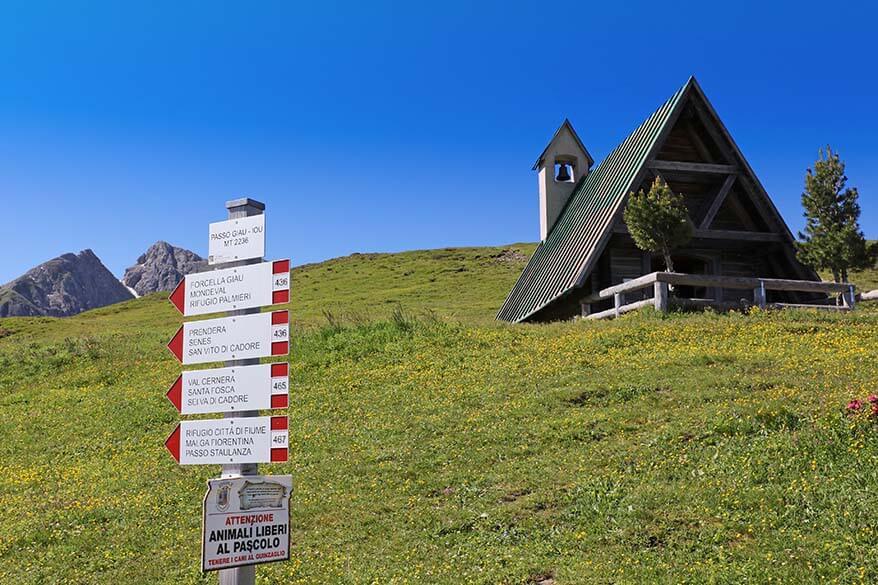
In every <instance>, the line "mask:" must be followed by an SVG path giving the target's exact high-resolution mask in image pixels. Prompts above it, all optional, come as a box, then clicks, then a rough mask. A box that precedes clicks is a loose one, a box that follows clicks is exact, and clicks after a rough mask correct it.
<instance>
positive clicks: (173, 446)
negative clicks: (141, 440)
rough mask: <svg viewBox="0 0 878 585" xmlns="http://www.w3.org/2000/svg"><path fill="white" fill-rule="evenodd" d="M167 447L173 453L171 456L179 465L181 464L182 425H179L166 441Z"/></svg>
mask: <svg viewBox="0 0 878 585" xmlns="http://www.w3.org/2000/svg"><path fill="white" fill-rule="evenodd" d="M165 447H167V448H168V451H170V452H171V455H173V456H174V459H176V460H177V463H180V425H179V424H178V425H177V428H175V429H174V432H173V433H171V436H169V437H168V438H167V440H165Z"/></svg>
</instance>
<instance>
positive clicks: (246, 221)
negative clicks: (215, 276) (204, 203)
mask: <svg viewBox="0 0 878 585" xmlns="http://www.w3.org/2000/svg"><path fill="white" fill-rule="evenodd" d="M243 201H252V200H251V199H244V200H243ZM256 203H258V201H257V202H256ZM259 205H261V206H262V209H259V211H262V210H264V209H265V206H264V205H262V204H261V203H260V204H259ZM242 207H243V206H242ZM257 207H258V206H257ZM263 256H265V216H264V215H263V214H262V213H258V214H252V215H244V216H242V217H230V218H229V219H228V220H226V221H218V222H215V223H212V224H210V234H209V239H208V246H207V263H208V264H211V265H212V264H222V263H224V262H236V261H238V260H250V259H252V258H262V257H263Z"/></svg>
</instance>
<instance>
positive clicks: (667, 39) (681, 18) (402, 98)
mask: <svg viewBox="0 0 878 585" xmlns="http://www.w3.org/2000/svg"><path fill="white" fill-rule="evenodd" d="M876 21H878V12H876V9H875V8H867V7H866V6H865V3H863V6H862V7H857V8H854V7H851V6H850V5H849V4H848V3H842V2H836V3H826V2H821V3H819V4H816V5H808V4H807V3H805V2H795V3H789V4H788V5H786V6H779V5H777V3H774V2H765V1H761V2H758V3H753V4H749V3H746V2H738V3H735V5H734V7H732V6H731V5H728V4H723V3H709V2H693V3H689V4H682V3H681V4H677V5H672V3H655V2H648V3H646V2H644V3H639V5H638V3H634V2H631V3H629V2H625V3H619V2H604V3H594V2H588V3H578V2H563V3H526V4H518V3H514V2H496V3H493V2H492V3H488V2H461V3H453V2H447V1H443V2H436V3H434V5H433V7H427V6H425V5H422V4H421V3H412V2H399V3H386V4H383V3H382V4H374V5H373V4H372V3H365V2H351V3H333V2H300V3H288V2H278V3H271V2H246V3H245V2H240V3H234V4H233V3H224V2H203V3H194V2H192V3H190V2H168V3H161V2H142V3H133V2H112V3H110V2H107V3H99V2H54V3H42V2H35V1H28V2H4V3H3V4H2V5H0V128H2V133H0V203H2V210H3V211H2V213H3V222H2V226H3V232H4V238H3V240H4V246H3V252H2V262H0V282H5V281H7V280H10V279H12V278H13V277H15V276H18V275H19V274H21V273H22V272H24V271H25V270H26V269H28V268H30V267H31V266H33V265H35V264H37V263H39V262H42V261H44V260H47V259H49V258H51V257H53V256H56V255H58V254H60V253H63V252H68V251H79V250H81V249H83V248H92V249H94V250H95V252H96V253H97V254H98V256H100V257H101V258H102V259H103V260H104V262H105V263H106V264H107V266H108V267H109V268H110V269H111V270H112V271H113V272H115V273H116V274H118V275H121V273H122V271H123V270H124V268H125V267H126V266H128V265H130V264H132V263H133V261H134V260H135V259H136V257H137V256H138V255H139V254H140V253H141V252H142V251H144V250H145V249H146V248H147V247H148V246H149V245H150V244H151V243H153V242H154V241H156V240H158V239H164V240H167V241H170V242H171V243H173V244H177V245H181V246H185V247H187V248H191V249H193V250H195V251H197V252H199V253H202V254H204V253H205V252H206V245H207V237H206V233H207V223H208V222H210V221H216V220H219V219H223V218H224V217H225V210H224V207H223V203H224V202H225V201H226V200H227V199H232V198H236V197H240V196H251V197H254V198H256V199H260V200H262V201H264V202H265V203H266V204H267V205H268V213H269V216H268V234H269V235H268V250H269V255H270V256H272V257H283V256H290V257H291V258H292V259H293V263H294V264H300V263H303V262H310V261H316V260H321V259H325V258H329V257H333V256H338V255H343V254H348V253H351V252H355V251H360V252H366V251H396V250H405V249H412V248H430V247H443V246H462V245H483V244H492V245H493V244H504V243H509V242H516V241H534V240H536V239H537V237H538V233H539V223H538V217H537V187H536V177H535V175H534V173H533V172H531V170H530V168H531V165H532V163H533V161H534V159H535V158H536V156H537V155H538V154H539V153H540V151H541V150H542V148H543V146H544V145H545V143H546V142H547V141H548V139H549V138H550V136H551V135H552V133H553V132H554V130H555V128H556V127H557V126H558V124H559V123H560V122H561V121H562V120H563V119H564V117H565V116H567V117H569V118H570V120H571V121H572V122H573V124H574V126H575V127H576V129H577V131H578V132H579V134H580V136H581V137H582V139H583V141H584V142H585V144H586V146H587V147H588V148H589V150H590V151H591V153H592V154H593V155H594V156H595V158H596V159H598V160H600V159H602V158H603V157H604V156H605V155H606V154H607V153H608V152H609V151H610V150H611V149H612V148H613V147H614V146H615V144H616V143H617V142H619V141H620V140H621V139H622V138H623V137H624V136H625V135H626V134H627V133H628V132H630V131H631V130H632V129H633V128H634V127H635V126H636V125H637V124H638V123H639V122H640V121H641V120H642V119H643V118H644V117H646V116H647V115H648V114H649V113H650V112H651V111H652V110H653V109H655V108H656V107H657V106H658V105H659V104H660V103H661V102H662V101H663V100H664V99H666V98H667V97H668V96H669V95H670V94H671V93H673V91H674V90H675V89H676V88H677V87H678V86H680V85H681V84H683V83H684V82H685V81H686V79H687V77H688V76H689V75H690V74H695V75H696V77H697V78H698V79H699V81H700V82H701V85H702V87H703V88H704V90H705V91H706V93H707V95H708V97H709V98H710V99H711V100H712V102H713V104H714V106H715V107H716V109H717V110H718V112H719V114H720V116H721V117H722V118H723V119H724V121H725V123H726V125H727V126H728V128H729V129H730V131H731V132H732V135H733V136H734V137H735V139H736V140H737V142H738V144H739V145H740V147H741V148H742V150H743V152H744V154H745V156H747V158H748V159H749V161H750V163H751V165H752V166H753V168H754V169H755V170H756V172H757V173H758V175H759V176H760V178H761V179H762V181H763V183H764V185H765V187H766V188H767V189H768V191H769V193H770V194H771V195H772V196H773V197H774V198H775V201H776V203H777V204H778V207H779V208H780V209H781V211H782V213H783V215H784V217H785V218H786V220H787V221H788V223H789V224H790V226H791V227H792V229H793V230H794V231H795V230H796V229H798V228H799V227H801V223H802V221H801V212H800V207H799V196H800V193H801V187H802V180H803V179H802V177H803V173H804V171H805V168H807V167H808V166H809V165H810V164H811V163H812V162H813V160H814V159H815V157H816V152H817V148H818V147H819V146H820V145H822V144H825V143H827V142H828V143H831V144H832V145H833V146H834V147H835V148H836V149H837V150H838V151H839V152H840V153H841V155H842V157H843V158H844V159H845V160H846V161H847V164H848V176H849V177H850V180H851V184H853V185H856V186H857V187H859V189H860V197H861V204H862V207H863V218H862V225H863V228H864V230H865V232H866V235H867V236H870V237H873V238H874V237H876V236H878V201H876V198H875V195H876V190H878V64H876V63H878V44H876V42H875V39H874V35H875V23H876Z"/></svg>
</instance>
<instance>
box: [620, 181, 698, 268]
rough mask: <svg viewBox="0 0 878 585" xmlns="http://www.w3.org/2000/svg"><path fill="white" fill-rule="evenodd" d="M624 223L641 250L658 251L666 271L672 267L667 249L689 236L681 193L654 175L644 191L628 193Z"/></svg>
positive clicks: (675, 247) (678, 246)
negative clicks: (646, 191) (675, 191)
mask: <svg viewBox="0 0 878 585" xmlns="http://www.w3.org/2000/svg"><path fill="white" fill-rule="evenodd" d="M625 224H626V225H627V226H628V231H629V232H630V233H631V237H632V238H634V243H635V244H637V247H638V248H640V249H641V250H645V251H647V252H653V253H660V254H661V255H662V256H663V257H664V259H665V267H666V269H667V271H668V272H673V271H674V263H673V261H672V260H671V252H672V251H673V250H675V249H677V248H680V247H681V246H685V245H686V244H687V243H688V242H689V240H691V239H692V223H691V222H690V221H689V211H688V210H687V209H686V203H685V201H684V199H683V196H682V195H680V194H677V193H674V192H673V191H672V190H671V188H670V187H668V186H667V185H666V184H665V182H664V181H662V180H661V179H659V178H656V180H655V182H654V183H653V184H652V187H650V189H649V192H648V193H644V192H643V190H642V189H641V190H640V191H638V192H637V193H631V195H630V196H629V197H628V204H627V205H626V206H625Z"/></svg>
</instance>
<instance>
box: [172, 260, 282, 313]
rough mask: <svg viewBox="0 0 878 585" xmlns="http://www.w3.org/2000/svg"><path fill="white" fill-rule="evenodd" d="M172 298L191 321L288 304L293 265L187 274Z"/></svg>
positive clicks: (245, 267) (271, 263)
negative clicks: (225, 313)
mask: <svg viewBox="0 0 878 585" xmlns="http://www.w3.org/2000/svg"><path fill="white" fill-rule="evenodd" d="M168 298H169V299H170V301H171V302H172V303H173V304H174V306H175V307H177V310H179V311H180V312H181V313H183V315H185V316H187V317H189V316H191V315H205V314H208V313H220V312H223V311H235V310H238V309H252V308H255V307H264V306H267V305H276V304H280V303H288V302H289V301H290V261H289V260H277V261H275V262H262V263H260V264H250V265H247V266H238V267H236V268H224V269H223V270H213V271H209V272H199V273H197V274H187V275H186V277H185V278H184V279H183V280H181V281H180V284H178V285H177V288H175V289H174V292H172V293H171V296H170V297H168Z"/></svg>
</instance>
